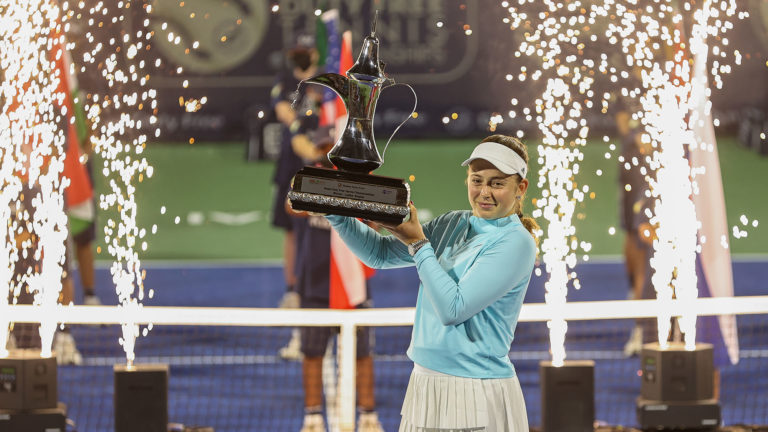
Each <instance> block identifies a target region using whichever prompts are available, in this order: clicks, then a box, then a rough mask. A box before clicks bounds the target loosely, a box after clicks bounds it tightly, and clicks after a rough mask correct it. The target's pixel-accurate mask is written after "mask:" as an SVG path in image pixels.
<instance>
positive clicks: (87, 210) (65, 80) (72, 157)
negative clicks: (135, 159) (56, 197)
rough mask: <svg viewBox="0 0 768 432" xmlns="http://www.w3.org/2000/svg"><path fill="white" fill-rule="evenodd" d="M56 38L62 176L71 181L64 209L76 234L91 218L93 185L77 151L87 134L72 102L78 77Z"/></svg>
mask: <svg viewBox="0 0 768 432" xmlns="http://www.w3.org/2000/svg"><path fill="white" fill-rule="evenodd" d="M58 36H61V35H57V37H55V38H54V39H53V41H54V44H53V47H52V50H51V52H52V53H60V55H55V63H56V73H57V74H58V76H59V85H58V88H57V89H56V91H57V93H61V94H63V95H64V98H63V101H62V103H61V105H62V107H63V108H66V116H65V117H66V119H67V130H66V136H67V144H66V149H65V151H66V157H65V158H64V169H63V171H62V175H63V176H64V177H66V178H68V179H69V181H70V184H69V187H67V190H66V193H65V199H66V208H67V213H68V214H69V216H70V225H71V226H70V230H73V231H74V232H75V233H76V231H78V230H79V229H78V227H77V226H74V225H78V226H82V227H85V226H87V224H88V223H89V222H90V221H92V220H93V218H94V215H95V208H94V205H93V200H92V198H93V185H92V184H91V180H90V178H89V176H88V173H87V172H86V170H85V166H84V165H83V163H82V162H81V160H80V148H81V147H82V145H83V144H84V143H83V141H84V140H85V139H86V138H87V130H86V126H85V115H84V113H83V109H82V105H80V104H79V103H76V102H75V99H76V95H77V94H78V92H79V88H78V83H77V77H76V76H75V74H74V72H73V69H72V59H71V57H70V54H69V51H67V49H66V46H65V43H64V37H63V36H61V37H58ZM73 218H74V219H76V221H75V220H73ZM80 222H82V223H80ZM80 229H82V228H80Z"/></svg>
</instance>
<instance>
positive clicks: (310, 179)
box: [288, 167, 411, 224]
mask: <svg viewBox="0 0 768 432" xmlns="http://www.w3.org/2000/svg"><path fill="white" fill-rule="evenodd" d="M288 199H290V200H291V206H292V207H293V209H294V210H302V211H310V212H315V213H326V214H334V215H341V216H352V217H358V218H362V219H367V220H371V221H376V222H384V223H396V224H400V223H402V222H403V221H404V220H405V218H406V217H407V216H408V214H409V213H410V208H409V206H408V204H409V203H410V199H411V190H410V188H409V187H408V184H406V183H405V182H403V180H400V179H396V178H392V177H382V176H375V175H371V174H359V173H352V172H347V171H337V170H331V169H324V168H314V167H304V168H302V169H301V170H299V172H298V173H296V176H295V177H294V179H293V190H292V191H290V192H288Z"/></svg>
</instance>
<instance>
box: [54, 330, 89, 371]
mask: <svg viewBox="0 0 768 432" xmlns="http://www.w3.org/2000/svg"><path fill="white" fill-rule="evenodd" d="M53 351H54V353H55V354H56V363H58V364H60V365H80V364H83V356H82V355H80V351H78V350H77V346H76V345H75V338H74V337H72V334H70V333H64V332H56V335H55V336H54V338H53Z"/></svg>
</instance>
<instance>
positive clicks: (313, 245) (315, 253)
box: [286, 127, 383, 432]
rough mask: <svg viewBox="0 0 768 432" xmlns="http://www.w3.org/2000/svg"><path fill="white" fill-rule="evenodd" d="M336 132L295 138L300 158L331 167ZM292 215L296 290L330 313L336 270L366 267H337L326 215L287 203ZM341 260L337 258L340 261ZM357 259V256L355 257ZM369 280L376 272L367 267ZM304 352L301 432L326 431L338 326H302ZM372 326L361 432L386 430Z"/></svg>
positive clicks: (362, 383)
mask: <svg viewBox="0 0 768 432" xmlns="http://www.w3.org/2000/svg"><path fill="white" fill-rule="evenodd" d="M332 136H333V129H332V128H330V127H321V128H319V129H317V130H315V131H312V132H311V133H308V134H300V135H297V136H296V137H294V139H293V148H294V151H295V152H296V154H299V155H301V156H302V158H303V159H304V161H305V162H307V163H308V164H312V165H315V166H320V167H324V168H331V167H332V165H331V164H330V161H329V160H328V158H327V157H326V154H327V153H328V151H330V149H331V147H332V145H333V138H332ZM286 211H288V212H289V213H291V214H292V215H294V216H295V218H296V219H295V220H294V233H295V237H296V252H297V253H296V292H297V293H298V294H299V298H300V305H301V308H309V309H327V308H328V307H333V304H332V303H334V302H333V301H332V300H331V297H332V295H333V294H331V291H332V287H331V285H332V284H335V283H339V281H338V279H342V280H343V279H345V278H344V277H340V278H336V279H334V278H333V276H332V273H333V272H345V271H352V266H358V268H362V264H361V263H360V262H359V261H356V260H355V262H345V263H339V262H336V263H335V264H336V266H335V267H334V263H332V255H333V250H332V241H331V236H332V232H331V226H330V224H329V223H328V221H327V220H326V219H325V218H324V217H323V216H321V215H316V214H308V213H306V212H301V211H294V210H293V209H292V208H291V207H290V203H288V202H286ZM340 259H341V258H339V257H335V261H338V260H340ZM353 260H354V258H353ZM363 273H364V275H365V278H366V279H367V278H368V277H370V275H371V274H372V272H366V271H365V270H364V269H363ZM363 283H364V284H365V287H364V290H365V293H366V296H365V298H366V300H364V301H363V302H362V303H360V304H358V305H354V306H356V307H357V308H367V307H370V306H371V302H370V295H369V292H368V286H367V282H363ZM300 331H301V353H302V356H303V363H302V372H303V374H302V375H303V386H304V423H303V425H302V428H301V432H325V431H326V427H325V420H324V418H323V413H322V411H323V357H324V355H325V353H326V350H327V349H329V342H330V341H332V340H333V337H332V336H333V335H334V333H336V332H337V330H336V329H335V328H330V327H302V328H301V329H300ZM372 333H373V332H372V330H371V329H370V328H369V327H361V328H358V333H357V360H356V370H357V373H356V387H357V388H356V392H357V402H358V411H359V413H360V414H359V418H358V427H357V430H358V432H383V429H382V427H381V423H380V422H379V419H378V415H377V413H376V399H375V397H374V376H373V357H372V346H371V345H372V343H371V341H372V339H373V334H372Z"/></svg>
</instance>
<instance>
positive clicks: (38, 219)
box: [0, 0, 68, 357]
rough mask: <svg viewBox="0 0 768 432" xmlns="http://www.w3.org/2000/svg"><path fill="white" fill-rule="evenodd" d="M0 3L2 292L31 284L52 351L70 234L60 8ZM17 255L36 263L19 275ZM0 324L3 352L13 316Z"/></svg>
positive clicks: (45, 343)
mask: <svg viewBox="0 0 768 432" xmlns="http://www.w3.org/2000/svg"><path fill="white" fill-rule="evenodd" d="M0 11H2V14H0V15H2V18H0V19H1V20H2V22H0V32H1V33H2V38H0V44H2V45H1V46H2V48H1V49H0V52H2V53H3V57H2V59H0V70H2V73H3V76H2V78H1V79H0V81H1V83H0V85H2V102H3V103H2V111H1V112H0V129H2V135H0V137H2V141H1V142H0V146H1V148H2V157H3V159H2V165H1V166H2V180H0V181H2V185H3V190H2V193H0V197H1V198H0V206H2V210H0V213H2V214H4V215H5V216H6V217H4V218H3V220H6V221H9V222H10V223H9V224H3V225H4V233H5V235H4V236H3V238H4V239H5V240H4V241H3V245H4V248H3V251H2V254H0V255H2V258H0V283H2V287H3V293H0V297H4V299H3V300H2V302H3V303H2V305H0V306H3V305H7V301H8V300H7V299H8V297H7V295H8V294H10V296H12V297H13V298H14V302H15V301H16V299H17V298H18V296H19V295H20V294H21V291H22V289H26V291H27V292H28V293H29V294H32V295H33V296H34V304H36V305H39V306H40V307H42V308H45V309H46V310H48V311H49V313H48V314H47V315H48V316H49V317H50V320H48V321H46V322H43V323H41V325H40V338H41V353H40V355H41V356H42V357H50V356H51V345H52V342H53V335H54V332H55V329H56V325H57V322H56V314H55V310H56V304H57V300H58V297H59V292H60V291H61V280H62V271H63V270H62V266H61V263H62V262H63V260H64V242H65V241H66V237H67V229H66V222H67V221H66V215H65V214H64V201H63V192H64V189H65V188H66V186H67V184H68V182H67V181H66V180H62V179H61V177H60V176H61V172H62V169H63V158H64V152H63V145H64V139H65V138H64V134H63V131H62V130H60V128H59V124H61V122H62V117H64V116H66V115H67V112H66V107H65V106H64V105H63V104H62V103H61V101H62V98H63V95H62V94H60V93H59V92H58V91H57V88H58V86H59V81H60V80H61V79H62V77H60V76H59V75H58V74H57V73H56V68H55V60H56V59H57V56H60V55H62V53H61V52H60V51H59V50H58V49H57V46H58V41H56V40H54V39H55V38H58V37H61V36H60V35H61V32H60V28H59V24H58V16H59V8H58V7H57V6H56V4H55V3H51V2H47V1H42V0H41V1H29V2H21V3H19V2H11V1H3V2H0ZM22 191H24V193H22ZM14 208H16V209H18V210H19V211H18V212H16V213H18V214H12V213H14V210H13V209H14ZM12 216H13V217H12ZM18 216H21V218H22V219H18ZM17 243H20V244H17ZM19 256H22V257H23V258H31V259H33V260H34V261H35V262H37V263H39V267H38V268H35V269H32V268H27V269H25V272H24V273H22V274H18V273H17V274H16V275H15V276H16V277H14V273H15V272H14V267H15V263H16V261H17V260H18V258H19ZM6 290H10V291H6ZM6 293H8V294H6ZM0 326H1V327H2V331H1V332H2V333H3V335H2V336H0V342H2V345H0V346H2V351H3V352H2V354H6V355H7V352H6V351H5V338H6V337H7V333H6V329H7V328H8V324H7V322H0Z"/></svg>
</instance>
